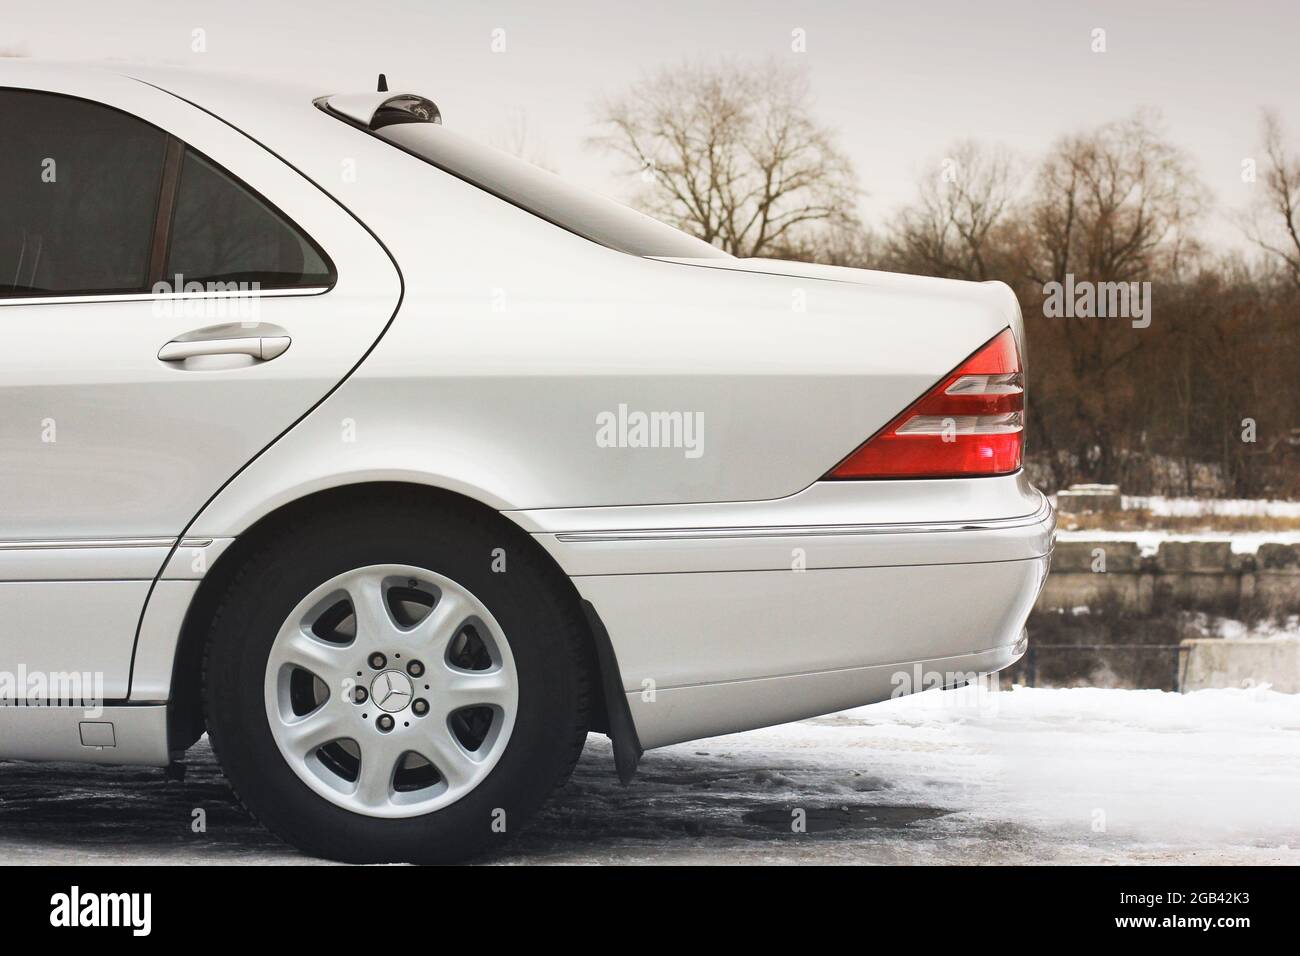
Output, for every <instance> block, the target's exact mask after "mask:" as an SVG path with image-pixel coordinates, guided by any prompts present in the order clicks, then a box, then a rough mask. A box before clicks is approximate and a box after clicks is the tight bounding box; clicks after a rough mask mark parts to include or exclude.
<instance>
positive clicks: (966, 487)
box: [517, 476, 1055, 749]
mask: <svg viewBox="0 0 1300 956" xmlns="http://www.w3.org/2000/svg"><path fill="white" fill-rule="evenodd" d="M980 482H987V483H989V484H984V485H982V486H981V485H980ZM994 483H996V484H994ZM917 485H929V486H932V489H931V490H935V491H937V493H940V494H942V495H943V496H945V497H944V498H943V499H936V498H935V497H931V498H930V500H929V502H928V503H927V502H926V501H924V500H923V499H922V498H915V497H909V496H910V495H912V494H913V492H914V489H915V486H917ZM936 485H939V486H941V487H939V488H937V489H935V488H933V486H936ZM899 486H911V487H906V488H900V487H899ZM972 486H973V487H972ZM809 492H814V493H813V494H809V493H808V492H805V493H801V495H795V496H792V497H791V498H787V499H783V500H782V501H780V502H770V503H753V504H750V503H744V504H736V505H689V506H679V507H667V508H665V507H653V508H638V509H575V510H577V511H581V512H584V514H582V515H581V521H579V520H578V519H577V518H575V517H572V516H570V515H571V514H572V513H570V515H566V516H557V515H555V514H550V515H548V514H546V513H539V512H533V513H529V514H528V516H527V517H526V519H525V521H523V522H521V523H525V522H534V523H536V524H537V525H545V524H546V523H548V521H551V520H558V521H559V522H560V527H556V526H555V525H554V524H552V525H551V527H552V528H554V529H555V530H545V531H542V530H538V528H537V527H533V528H530V530H532V531H533V534H534V536H535V537H536V538H537V540H539V541H540V542H541V543H542V545H543V546H544V547H546V548H547V549H548V550H549V551H550V552H551V554H552V555H553V556H554V557H555V558H556V560H557V562H558V563H559V564H560V566H561V567H562V568H563V569H564V570H565V571H566V573H568V574H569V575H570V577H571V578H572V580H573V582H574V585H575V586H576V587H577V589H578V591H579V593H580V594H581V595H582V596H583V597H584V598H585V599H587V600H588V601H590V602H591V603H592V605H593V606H594V607H595V608H596V610H597V612H598V613H599V614H600V616H601V618H602V619H603V620H604V622H605V626H606V627H607V629H608V630H609V634H610V638H611V641H612V643H613V646H614V650H615V653H616V655H617V657H618V664H619V669H620V671H621V674H622V681H623V688H624V691H625V693H626V694H627V699H628V704H629V707H630V709H631V712H632V716H633V719H634V721H635V723H636V727H637V733H638V736H639V737H640V741H641V744H642V746H643V747H645V748H647V749H648V748H651V747H659V746H664V745H666V744H670V743H675V742H678V741H682V740H690V739H694V738H698V737H703V736H711V735H714V734H720V733H731V732H734V731H739V730H745V729H750V728H754V727H761V726H767V725H770V724H774V723H781V722H784V721H788V720H796V719H800V718H804V717H810V716H815V715H818V714H824V713H828V712H831V711H834V710H840V709H843V708H846V707H854V706H860V705H863V704H869V703H874V702H876V701H879V700H884V699H887V698H888V697H890V696H895V695H897V694H898V693H899V692H900V687H904V685H909V687H908V689H916V690H919V689H923V687H922V686H910V684H912V683H913V679H912V675H914V674H916V673H924V674H930V673H933V674H939V675H945V674H950V673H951V674H957V675H969V674H974V673H987V672H990V671H995V670H998V669H1000V668H1002V667H1006V666H1007V665H1009V664H1011V663H1013V662H1014V661H1015V660H1016V659H1017V658H1018V657H1019V656H1020V654H1021V653H1023V650H1024V647H1023V642H1022V632H1023V629H1024V624H1025V619H1026V618H1027V617H1028V615H1029V611H1030V609H1031V608H1032V606H1033V603H1034V600H1035V598H1036V597H1037V595H1038V592H1039V590H1040V588H1041V587H1042V584H1043V581H1044V580H1045V578H1046V576H1047V569H1048V564H1049V560H1050V555H1051V549H1052V541H1053V534H1054V529H1055V517H1054V515H1053V512H1052V509H1051V506H1050V504H1049V503H1048V501H1047V499H1046V498H1045V497H1043V496H1042V495H1041V494H1039V493H1038V492H1037V491H1035V490H1033V489H1032V488H1030V487H1029V485H1028V483H1027V482H1025V481H1024V479H1023V477H1022V476H1009V477H1007V478H999V479H979V480H977V481H959V482H947V483H936V482H913V483H908V482H887V483H835V484H832V483H824V484H818V485H814V486H813V487H812V488H811V489H809ZM891 495H903V496H904V498H906V500H905V501H903V503H902V504H901V505H900V504H899V501H902V500H903V499H899V500H896V501H894V502H893V505H894V506H893V507H889V508H885V509H882V507H881V504H882V502H886V503H888V502H890V498H891ZM805 496H806V497H805ZM962 497H965V498H967V499H968V500H967V501H966V502H965V504H966V506H968V509H969V510H966V516H965V517H958V515H959V513H960V510H962V509H961V502H960V501H957V502H956V503H954V501H953V499H954V498H956V499H960V498H962ZM684 511H685V512H687V513H686V514H683V512H684ZM692 511H693V512H694V517H695V518H696V519H697V520H695V521H694V522H693V523H691V524H687V523H686V519H688V518H690V517H691V512H692ZM999 511H1000V512H1001V513H1000V514H999V513H998V512H999ZM596 512H620V514H616V515H609V514H606V515H599V514H595V513H596ZM629 512H637V513H636V514H629ZM666 512H672V513H671V514H667V513H666ZM936 513H937V514H938V515H939V520H934V519H933V517H932V516H934V515H935V514H936ZM922 515H924V516H926V517H931V519H932V520H917V519H918V518H920V517H921V516H922ZM539 516H540V517H539ZM864 517H870V518H873V519H876V520H862V518H864ZM706 518H707V519H708V520H703V519H706ZM755 518H759V519H761V520H754V519H755ZM880 518H894V519H896V520H879V519H880ZM634 519H640V520H634ZM517 520H518V519H517ZM728 520H729V521H730V523H727V521H728ZM602 524H603V526H602ZM566 525H567V526H568V527H565V526H566ZM573 525H578V526H577V527H574V526H573ZM620 525H621V526H620ZM526 526H527V525H526ZM561 528H564V530H561ZM900 675H903V676H900ZM961 679H968V678H967V677H958V678H956V679H954V680H947V679H944V680H943V681H942V682H943V683H953V682H956V680H961ZM924 686H930V685H929V684H926V685H924Z"/></svg>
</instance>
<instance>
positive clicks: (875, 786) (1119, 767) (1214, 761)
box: [0, 687, 1300, 864]
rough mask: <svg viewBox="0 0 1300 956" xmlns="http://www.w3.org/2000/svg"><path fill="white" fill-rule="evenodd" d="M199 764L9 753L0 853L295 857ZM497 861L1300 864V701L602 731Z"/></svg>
mask: <svg viewBox="0 0 1300 956" xmlns="http://www.w3.org/2000/svg"><path fill="white" fill-rule="evenodd" d="M189 764H190V771H189V774H188V776H187V778H186V780H185V781H184V783H177V782H166V781H165V780H164V778H163V775H162V772H161V771H157V770H140V769H129V768H100V767H72V766H69V765H60V766H39V765H23V764H13V763H10V764H4V765H3V766H0V863H32V864H41V863H53V862H82V861H85V862H100V861H124V862H137V861H138V862H163V863H205V862H211V863H227V862H229V863H254V862H257V863H287V862H301V861H302V858H301V857H299V856H298V855H297V854H296V853H295V852H294V851H293V850H291V849H289V848H287V847H284V846H283V845H281V844H279V843H278V842H277V841H275V839H274V838H272V837H270V836H269V835H267V834H266V833H265V832H264V831H262V830H261V829H260V828H259V827H258V826H257V824H256V823H254V822H253V821H251V820H250V819H249V818H248V817H247V816H246V815H245V814H244V813H243V812H242V811H241V810H239V809H238V807H237V806H236V805H234V804H233V802H232V801H231V798H230V794H229V791H228V789H227V788H226V786H225V783H224V781H223V780H222V778H221V776H220V773H219V771H218V770H217V768H216V766H215V764H214V762H213V760H212V756H211V751H210V750H209V749H208V748H207V746H206V744H205V743H204V744H200V745H199V746H198V747H196V748H195V749H194V750H193V751H191V754H190V758H189ZM196 808H201V809H203V810H204V811H205V812H206V815H207V832H206V833H204V834H196V833H193V832H192V831H191V826H190V824H191V820H192V818H193V811H194V810H195V809H196ZM795 811H802V813H803V817H804V819H805V820H806V821H807V827H806V832H802V833H796V832H792V828H791V822H792V821H793V820H794V819H795V813H794V812H795ZM490 860H491V861H492V862H500V863H508V864H523V863H584V864H585V863H643V862H655V863H694V862H712V863H738V864H755V863H818V862H834V863H1030V862H1048V863H1085V862H1086V863H1130V862H1137V863H1143V862H1161V863H1169V862H1173V863H1193V862H1194V863H1291V864H1296V863H1300V695H1286V694H1279V693H1276V692H1274V691H1271V690H1268V689H1264V688H1253V689H1249V690H1236V689H1231V690H1206V691H1198V692H1195V693H1190V694H1185V695H1179V694H1169V693H1164V692H1161V691H1145V690H1138V691H1135V690H1104V689H1094V688H1076V689H1044V688H1016V689H1011V690H1006V691H1002V692H1000V693H999V692H993V691H991V690H989V689H987V688H983V687H979V688H966V689H962V690H959V691H948V692H940V691H930V692H927V693H924V694H920V695H916V696H914V697H909V698H903V699H900V700H895V701H890V702H887V703H885V704H881V705H877V706H875V707H866V708H860V709H857V710H852V711H847V712H844V713H841V714H836V715H833V716H829V717H823V718H818V719H815V720H809V721H802V722H800V723H796V724H787V725H785V726H781V727H773V728H768V729H765V730H758V731H753V732H750V733H746V734H735V735H731V736H728V737H718V738H713V739H710V740H703V741H696V742H694V743H688V744H681V745H678V746H675V747H668V748H664V749H662V750H656V751H651V752H649V753H647V754H646V755H645V757H644V758H643V761H642V765H641V771H640V774H639V775H638V778H637V779H636V780H635V781H634V782H633V784H632V785H631V786H630V787H626V788H625V787H622V786H620V785H619V784H618V782H617V780H616V778H615V777H614V774H613V768H612V760H611V757H610V753H609V746H608V743H607V741H605V739H604V738H603V737H595V736H593V737H591V738H590V739H589V742H588V747H587V750H586V752H585V753H584V755H583V758H582V760H581V761H580V762H579V764H578V767H577V770H576V771H575V773H574V777H573V780H572V781H571V782H570V783H569V785H568V786H567V787H566V788H565V789H564V790H563V791H561V793H560V794H558V795H557V798H556V800H555V802H554V803H553V804H552V806H551V807H549V808H548V809H547V810H546V811H545V812H544V813H543V814H542V815H541V816H540V817H539V818H538V820H537V821H536V822H535V824H534V825H533V826H532V827H531V828H529V829H528V830H527V831H526V832H524V833H523V834H521V835H520V836H519V837H518V838H517V839H516V840H515V841H514V842H513V843H511V844H509V845H508V846H507V848H506V849H505V850H504V851H503V852H501V853H500V854H498V855H496V856H495V857H492V858H490Z"/></svg>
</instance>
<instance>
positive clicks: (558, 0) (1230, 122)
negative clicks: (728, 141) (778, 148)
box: [0, 0, 1300, 244]
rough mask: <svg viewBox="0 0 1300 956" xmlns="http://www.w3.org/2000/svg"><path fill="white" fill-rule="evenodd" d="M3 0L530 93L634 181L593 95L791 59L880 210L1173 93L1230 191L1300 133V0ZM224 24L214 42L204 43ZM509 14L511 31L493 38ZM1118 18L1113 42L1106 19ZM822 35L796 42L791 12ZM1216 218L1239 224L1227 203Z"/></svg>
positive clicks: (250, 62)
mask: <svg viewBox="0 0 1300 956" xmlns="http://www.w3.org/2000/svg"><path fill="white" fill-rule="evenodd" d="M295 6H297V5H290V4H288V3H280V2H271V0H255V2H254V0H223V2H221V3H216V2H210V0H209V2H195V0H172V2H166V3H161V2H160V3H146V2H140V0H112V2H103V0H46V2H41V3H31V2H18V0H0V11H3V15H0V49H2V48H5V47H9V48H12V47H14V46H15V45H20V46H22V47H25V49H26V50H27V52H29V53H30V54H31V55H32V56H36V57H41V58H51V59H77V60H84V59H105V58H109V57H111V58H125V59H130V60H143V61H147V62H150V63H170V64H175V65H181V66H186V67H195V68H203V69H213V70H238V71H242V72H246V73H256V74H266V75H270V76H290V77H293V78H296V79H300V80H306V81H308V82H310V83H312V84H313V85H316V86H319V88H320V89H321V91H322V92H339V91H357V90H367V89H373V85H374V81H375V76H376V74H377V73H378V72H379V71H381V70H382V71H384V72H386V73H387V74H388V76H389V81H390V85H391V87H392V88H393V89H395V90H396V89H400V90H413V91H417V92H420V93H423V94H424V95H426V96H428V97H429V98H431V99H433V100H435V101H436V102H437V103H438V105H439V106H440V107H441V109H442V113H443V117H444V119H445V122H446V123H447V124H448V125H450V126H453V127H457V128H459V129H462V130H464V131H466V132H468V133H470V134H472V135H476V136H479V137H482V138H484V139H488V140H496V141H500V140H501V139H502V138H503V137H504V136H506V134H507V130H508V129H509V128H510V127H511V126H512V124H514V123H516V122H517V117H518V116H519V115H520V114H521V113H522V115H524V116H525V117H526V118H527V119H526V122H527V126H528V129H529V136H530V139H531V140H532V141H533V144H534V145H535V146H536V147H537V148H538V149H540V150H541V151H542V152H544V154H545V157H546V160H547V162H548V164H549V165H550V166H551V167H552V168H554V169H555V170H556V171H557V172H560V173H561V174H563V175H566V176H569V177H571V178H573V179H575V180H578V181H580V182H583V183H585V184H587V185H589V186H593V187H595V188H598V189H601V190H603V191H606V192H609V193H612V194H614V195H617V196H619V197H620V198H627V196H628V195H629V194H630V192H631V189H632V185H633V184H632V182H631V181H630V180H624V179H620V178H619V177H618V176H617V175H616V173H617V172H618V165H617V161H616V160H615V159H614V157H612V156H609V155H606V154H602V153H600V152H597V151H594V150H592V149H591V148H590V147H588V146H586V145H585V142H584V141H585V139H586V137H587V136H588V135H590V134H591V133H592V132H593V107H594V104H595V103H596V101H597V100H598V99H599V98H600V97H601V96H602V95H605V94H614V93H618V92H619V91H621V90H623V89H624V88H626V87H627V86H628V85H629V84H630V83H632V82H634V81H635V80H636V79H637V78H638V77H639V76H641V75H644V74H646V73H648V72H651V71H654V70H656V69H658V68H660V67H662V66H666V65H671V64H673V63H677V62H681V61H683V60H684V59H693V60H704V61H711V60H716V59H718V58H723V57H727V58H732V59H747V58H753V59H761V58H763V57H766V56H777V57H782V58H787V57H788V58H791V59H795V60H797V62H799V63H802V64H805V65H806V68H807V70H808V72H809V74H810V77H811V80H812V86H813V91H814V94H815V97H816V105H815V112H816V115H817V116H818V117H819V118H820V119H821V120H822V121H824V122H825V123H826V124H828V125H830V126H831V127H833V128H834V129H836V130H837V131H838V135H839V142H840V144H841V146H842V147H843V148H844V149H845V150H846V151H847V153H848V154H849V155H850V157H851V158H852V159H853V161H854V164H855V166H856V168H857V172H858V176H859V179H860V180H861V182H862V185H863V187H864V188H865V189H866V191H867V195H866V197H865V199H864V200H863V210H862V211H863V213H864V215H865V217H866V218H867V220H868V221H869V222H873V223H878V222H879V221H880V220H881V219H882V218H883V217H885V216H887V215H888V214H889V213H890V212H891V211H892V210H893V209H895V208H897V206H899V205H900V204H901V203H903V202H906V201H907V200H908V199H909V198H910V197H911V196H912V195H913V190H914V182H915V177H916V173H917V168H918V166H919V165H921V164H923V163H925V162H926V161H927V160H933V159H934V158H937V157H940V156H942V155H944V147H945V145H946V144H948V143H949V142H951V141H952V140H954V139H956V138H959V137H975V138H978V139H983V140H988V141H990V142H999V143H1004V144H1006V145H1008V146H1010V147H1012V148H1014V149H1015V150H1017V151H1018V152H1021V153H1023V154H1025V155H1027V156H1033V155H1035V154H1037V153H1039V152H1041V151H1042V150H1043V149H1045V148H1046V147H1047V146H1048V145H1049V144H1050V143H1051V142H1052V141H1053V140H1054V139H1055V138H1056V137H1058V136H1060V135H1061V134H1063V133H1067V132H1070V131H1073V130H1076V129H1081V128H1084V127H1087V126H1089V125H1092V124H1096V123H1099V122H1102V121H1105V120H1108V119H1113V118H1116V117H1120V116H1123V115H1126V114H1128V113H1131V112H1132V111H1133V110H1134V109H1136V108H1138V107H1140V106H1153V107H1156V108H1158V109H1159V110H1160V111H1161V112H1162V113H1163V116H1164V121H1165V126H1166V130H1167V132H1168V134H1169V136H1170V138H1171V139H1172V140H1173V141H1174V142H1176V143H1178V144H1179V145H1181V146H1182V147H1183V148H1184V149H1186V150H1187V151H1188V153H1189V154H1190V155H1191V157H1192V159H1193V161H1194V164H1195V166H1196V168H1197V169H1198V170H1199V172H1200V174H1201V176H1202V177H1203V178H1204V180H1205V182H1206V183H1207V185H1208V186H1209V187H1210V188H1211V190H1212V191H1213V193H1214V194H1215V196H1216V198H1217V199H1218V201H1219V203H1220V207H1221V212H1222V209H1226V208H1233V207H1237V206H1240V205H1241V204H1243V203H1244V202H1245V201H1246V200H1247V198H1248V196H1249V193H1248V189H1249V188H1250V187H1248V186H1246V185H1244V184H1243V183H1242V182H1241V176H1240V173H1241V161H1242V159H1243V158H1244V157H1248V156H1252V155H1254V153H1255V151H1256V149H1257V136H1256V134H1257V126H1258V112H1259V108H1260V107H1261V106H1264V105H1268V106H1273V107H1276V108H1277V109H1278V110H1279V111H1280V112H1281V115H1282V118H1283V121H1284V123H1285V124H1286V126H1287V127H1288V131H1289V133H1290V134H1291V139H1292V141H1293V142H1300V65H1298V64H1300V60H1298V59H1297V56H1298V53H1297V35H1298V34H1300V0H1237V2H1228V0H1221V2H1210V0H1129V2H1082V0H1081V2H1072V3H1066V2H1050V0H985V2H980V3H974V2H961V0H936V2H932V3H926V2H921V0H915V2H867V0H859V2H851V0H810V2H798V0H727V2H707V0H693V2H690V0H647V2H640V3H635V2H620V0H610V2H596V0H569V2H564V0H553V2H542V0H531V2H530V0H524V2H488V0H481V2H474V3H470V2H457V3H452V2H437V0H365V2H359V0H315V2H311V3H303V4H302V5H301V6H300V7H299V9H300V10H301V12H298V13H294V12H292V11H293V8H294V7H295ZM195 28H202V29H203V30H205V31H206V37H207V51H206V52H205V53H202V54H195V53H192V52H191V49H190V47H191V33H192V31H193V30H194V29H195ZM498 28H500V29H503V30H504V31H505V34H504V36H505V45H506V49H505V51H504V52H500V53H494V52H492V49H491V44H492V36H493V30H494V29H498ZM1096 28H1102V29H1104V30H1105V31H1106V52H1104V53H1094V52H1093V51H1092V49H1091V47H1092V43H1093V30H1094V29H1096ZM795 29H802V30H804V31H805V34H806V45H807V51H806V52H804V53H795V52H792V50H791V31H793V30H795ZM1203 231H1204V233H1205V234H1206V235H1207V237H1208V238H1211V239H1214V240H1219V241H1226V242H1232V243H1234V244H1235V242H1236V241H1238V240H1237V233H1236V230H1235V229H1234V228H1233V227H1232V226H1231V225H1229V224H1228V223H1227V222H1226V220H1225V219H1224V218H1222V216H1221V215H1220V216H1219V217H1217V218H1214V219H1211V220H1210V221H1207V223H1206V225H1205V229H1204V230H1203Z"/></svg>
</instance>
